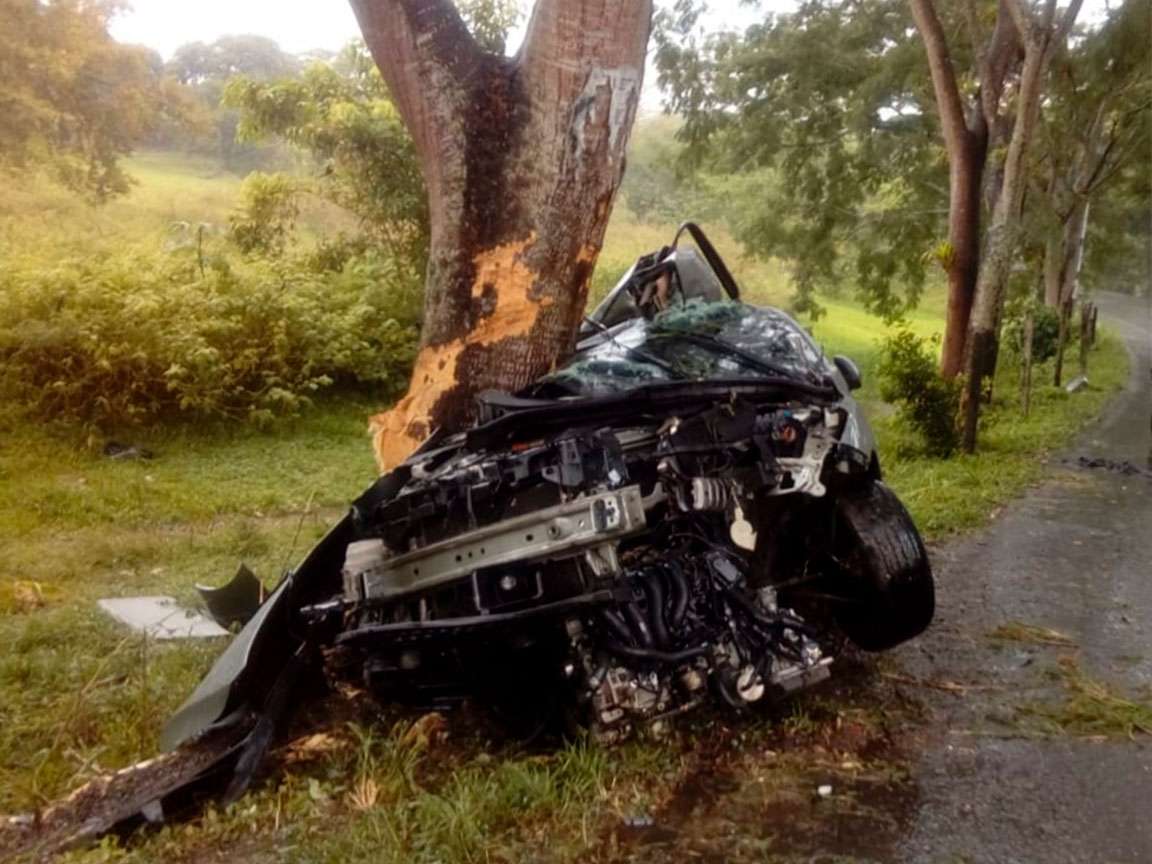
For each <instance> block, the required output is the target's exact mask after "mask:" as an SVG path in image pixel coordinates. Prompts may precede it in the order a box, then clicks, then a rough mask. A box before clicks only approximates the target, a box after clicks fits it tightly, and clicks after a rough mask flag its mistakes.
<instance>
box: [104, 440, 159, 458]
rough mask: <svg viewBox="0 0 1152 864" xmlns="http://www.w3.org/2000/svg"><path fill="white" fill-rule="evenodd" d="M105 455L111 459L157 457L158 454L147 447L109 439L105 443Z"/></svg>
mask: <svg viewBox="0 0 1152 864" xmlns="http://www.w3.org/2000/svg"><path fill="white" fill-rule="evenodd" d="M104 455H105V456H107V457H108V458H109V459H125V460H128V459H155V458H156V454H155V453H153V452H152V451H151V450H149V449H148V448H147V447H137V446H135V445H132V444H121V443H120V442H119V441H109V442H108V443H107V444H105V445H104Z"/></svg>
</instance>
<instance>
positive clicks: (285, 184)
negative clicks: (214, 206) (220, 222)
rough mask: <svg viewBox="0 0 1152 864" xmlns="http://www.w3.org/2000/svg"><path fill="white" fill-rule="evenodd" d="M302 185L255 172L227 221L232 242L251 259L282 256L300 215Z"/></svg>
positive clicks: (289, 178) (273, 175) (241, 191)
mask: <svg viewBox="0 0 1152 864" xmlns="http://www.w3.org/2000/svg"><path fill="white" fill-rule="evenodd" d="M299 193H300V188H299V183H298V182H297V181H296V180H295V179H294V178H292V177H288V176H286V175H284V174H264V173H263V172H260V171H253V172H252V173H251V174H249V175H248V176H247V177H245V178H244V185H243V186H242V187H241V188H240V203H239V205H238V206H237V207H236V209H235V210H233V211H232V215H231V216H229V217H228V233H229V235H230V236H231V238H232V242H233V243H235V244H236V246H237V247H238V248H239V249H240V250H241V251H242V252H245V253H247V254H249V255H280V254H282V253H283V252H284V247H285V246H286V245H287V243H288V241H289V240H290V239H291V237H292V231H293V229H294V228H295V227H296V218H297V217H298V216H299V215H300V203H299V201H298V200H297V199H298V197H299Z"/></svg>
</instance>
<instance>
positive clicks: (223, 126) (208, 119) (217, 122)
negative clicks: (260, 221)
mask: <svg viewBox="0 0 1152 864" xmlns="http://www.w3.org/2000/svg"><path fill="white" fill-rule="evenodd" d="M302 68H303V63H302V62H301V61H300V60H299V59H298V58H296V57H293V56H292V55H291V54H288V53H286V52H284V51H283V50H281V48H280V46H279V45H277V44H276V42H275V41H274V40H272V39H269V38H267V37H266V36H255V35H236V36H221V37H220V38H219V39H217V40H216V41H214V42H210V43H205V42H189V43H187V44H185V45H181V46H180V47H179V48H177V49H176V51H175V53H173V55H172V59H171V60H169V61H168V63H167V64H166V65H165V73H166V75H168V76H169V77H170V78H172V79H173V80H174V81H176V82H177V83H178V84H180V85H182V86H183V87H185V88H187V91H190V92H192V93H194V94H195V98H196V100H197V102H198V104H199V110H200V118H199V123H197V124H196V126H195V127H193V128H192V130H190V131H199V132H201V134H200V135H196V136H194V137H189V138H188V139H187V143H188V147H187V149H190V150H194V151H200V152H207V153H211V154H212V155H214V156H216V157H217V158H218V159H219V160H220V163H221V164H222V165H223V166H224V168H225V169H227V170H229V171H236V172H240V173H243V172H246V171H249V170H252V169H253V168H267V167H269V165H270V163H271V162H272V161H273V158H272V157H273V154H272V153H270V152H268V151H267V150H265V151H263V152H261V151H259V150H258V149H257V148H256V147H255V146H254V145H253V144H252V143H251V142H245V141H241V140H239V138H238V136H237V133H238V131H239V129H238V127H239V123H240V115H239V112H238V111H237V109H236V108H234V107H231V106H229V105H226V104H223V95H224V89H225V87H226V86H227V84H228V81H229V80H230V79H232V78H234V77H238V76H242V77H244V78H245V79H247V80H249V81H253V82H270V81H274V80H285V79H288V78H291V77H293V76H295V75H296V74H297V73H299V72H300V70H301V69H302ZM205 132H206V133H207V134H203V133H205Z"/></svg>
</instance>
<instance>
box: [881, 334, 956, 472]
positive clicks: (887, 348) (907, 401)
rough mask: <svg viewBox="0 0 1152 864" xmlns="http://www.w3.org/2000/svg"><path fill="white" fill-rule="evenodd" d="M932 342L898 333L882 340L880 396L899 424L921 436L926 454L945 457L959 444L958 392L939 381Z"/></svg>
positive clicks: (954, 386)
mask: <svg viewBox="0 0 1152 864" xmlns="http://www.w3.org/2000/svg"><path fill="white" fill-rule="evenodd" d="M936 355H937V352H936V350H935V347H934V340H929V339H924V338H922V337H919V336H917V335H916V334H915V333H912V332H911V331H910V330H900V331H898V332H896V333H895V334H894V335H892V336H890V337H888V338H887V339H885V340H884V342H883V343H882V345H881V351H880V363H879V366H878V367H877V373H878V378H879V381H880V395H881V396H882V397H883V398H884V399H885V400H887V401H888V402H891V403H893V404H895V405H896V406H898V408H899V411H900V419H901V421H902V422H903V423H904V424H905V425H907V426H908V427H910V428H911V429H912V430H914V431H915V432H916V433H917V434H919V435H920V437H921V438H922V440H923V442H924V449H925V451H926V452H927V453H928V454H929V455H932V456H947V455H948V454H950V453H951V452H952V451H953V450H955V449H956V445H957V444H958V443H959V438H958V435H957V425H956V415H957V411H958V409H959V405H960V388H959V386H958V384H957V382H955V381H947V380H945V379H943V378H941V377H940V373H939V371H938V369H937V362H936Z"/></svg>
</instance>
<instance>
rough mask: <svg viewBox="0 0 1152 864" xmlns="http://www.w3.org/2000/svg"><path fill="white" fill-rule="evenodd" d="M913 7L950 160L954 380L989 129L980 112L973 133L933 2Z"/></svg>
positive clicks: (949, 328) (949, 351)
mask: <svg viewBox="0 0 1152 864" xmlns="http://www.w3.org/2000/svg"><path fill="white" fill-rule="evenodd" d="M909 6H910V7H911V10H912V17H913V19H914V20H915V21H916V29H917V30H918V31H919V33H920V38H921V40H922V41H923V43H924V51H925V54H926V55H927V58H928V70H929V72H930V73H931V76H932V88H933V92H934V95H935V100H936V108H937V110H938V112H939V114H940V127H941V131H942V133H943V136H944V149H945V151H946V152H947V154H948V246H949V255H948V260H947V262H946V264H945V268H946V271H947V274H948V309H947V313H946V320H945V324H944V344H943V346H942V347H941V352H940V374H941V375H943V376H944V377H946V378H954V377H955V376H956V375H957V374H959V372H960V370H961V368H962V367H963V360H964V347H965V341H966V339H967V333H968V320H969V317H970V315H971V312H972V300H973V297H974V296H975V291H976V279H977V270H978V268H979V264H980V193H981V188H982V185H983V174H984V165H985V162H986V160H987V143H988V135H987V130H988V127H987V124H986V123H984V122H983V117H982V115H981V114H980V112H979V110H978V109H977V110H976V111H975V112H974V116H975V117H976V118H977V119H978V120H979V121H980V122H979V123H977V124H976V127H977V128H976V129H975V130H974V129H972V128H970V125H969V121H968V119H967V117H966V116H965V110H964V103H963V100H962V99H961V96H960V85H959V83H958V81H957V79H956V70H955V69H954V68H953V65H952V56H951V53H950V52H949V50H948V40H947V37H946V35H945V33H944V28H943V26H942V25H941V23H940V18H939V16H938V15H937V14H936V7H935V5H934V4H933V2H932V0H909Z"/></svg>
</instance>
